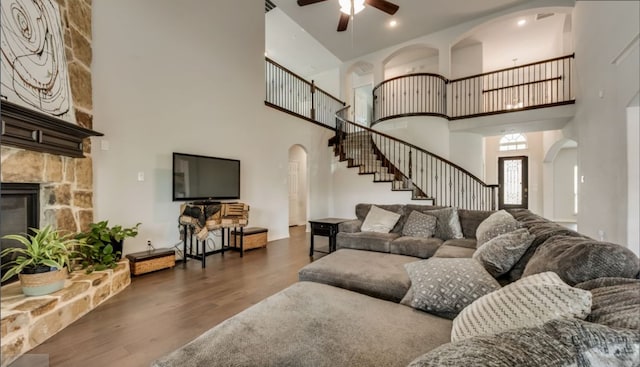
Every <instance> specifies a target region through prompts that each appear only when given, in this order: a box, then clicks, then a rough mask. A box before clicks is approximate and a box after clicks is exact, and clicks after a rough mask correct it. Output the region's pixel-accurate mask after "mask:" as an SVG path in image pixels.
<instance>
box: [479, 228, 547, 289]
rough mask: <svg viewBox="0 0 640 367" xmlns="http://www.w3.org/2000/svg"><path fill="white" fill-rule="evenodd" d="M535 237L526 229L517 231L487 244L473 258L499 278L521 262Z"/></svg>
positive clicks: (502, 235) (495, 238) (505, 234)
mask: <svg viewBox="0 0 640 367" xmlns="http://www.w3.org/2000/svg"><path fill="white" fill-rule="evenodd" d="M534 237H535V236H534V235H532V234H531V233H529V230H528V229H526V228H520V229H516V230H515V231H513V232H508V233H504V234H501V235H499V236H498V237H494V238H492V239H490V240H489V241H487V242H485V243H484V244H483V245H482V246H480V247H479V248H478V250H476V252H475V253H474V254H473V256H472V257H473V258H474V259H476V260H478V261H479V262H480V264H482V266H484V268H485V269H487V271H488V272H489V273H490V274H491V275H493V276H494V277H495V278H497V277H499V276H500V275H502V274H504V273H506V272H508V271H509V269H511V267H512V266H513V265H515V264H516V263H517V262H518V260H520V258H521V257H522V255H523V254H524V253H525V251H527V249H528V248H529V246H531V242H532V241H533V238H534Z"/></svg>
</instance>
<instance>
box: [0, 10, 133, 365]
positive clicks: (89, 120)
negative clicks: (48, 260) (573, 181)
mask: <svg viewBox="0 0 640 367" xmlns="http://www.w3.org/2000/svg"><path fill="white" fill-rule="evenodd" d="M54 1H56V2H57V3H58V6H59V9H60V19H61V21H62V29H63V31H64V46H65V55H66V59H67V67H68V74H69V81H70V86H71V92H72V98H73V107H74V110H75V120H76V122H77V125H78V126H79V127H81V128H85V129H92V127H93V99H92V85H91V63H92V58H93V54H92V49H91V40H92V34H91V22H92V19H91V0H54ZM3 127H4V124H3ZM3 133H4V129H3ZM0 143H1V146H0V159H1V164H0V181H1V182H3V183H37V184H40V195H39V196H40V213H39V223H40V227H43V226H45V225H48V224H51V225H52V226H53V227H55V228H57V229H61V230H67V231H71V232H80V231H84V230H86V229H88V227H89V224H90V223H91V222H93V168H92V165H93V161H92V158H91V141H90V140H89V139H84V141H83V144H82V146H81V147H82V152H83V153H84V157H81V158H74V157H68V156H63V155H57V154H50V153H46V152H38V151H32V150H27V149H23V147H19V146H9V145H7V144H6V143H7V141H6V140H5V141H4V142H2V141H0ZM130 282H131V278H130V272H129V264H128V261H127V260H126V259H123V260H122V261H121V262H120V263H119V264H118V267H117V268H116V269H114V270H106V271H102V272H95V273H92V274H85V273H84V272H83V271H76V272H73V273H71V274H70V277H69V279H68V280H67V281H66V284H65V288H64V289H62V290H60V291H58V292H56V293H53V294H51V295H47V296H40V297H25V296H24V295H22V293H21V291H20V285H19V283H18V282H15V283H12V284H9V285H6V286H4V287H2V291H1V294H0V308H1V309H0V332H1V333H0V336H1V338H0V339H1V349H2V350H1V361H0V365H1V366H3V367H4V366H6V365H8V364H9V363H11V361H13V360H15V359H16V358H17V357H19V356H20V355H21V354H23V353H26V352H27V351H29V350H30V349H32V348H34V347H35V346H36V345H38V344H40V343H42V342H43V341H44V340H46V339H47V338H49V337H51V336H52V335H54V334H55V333H57V332H58V331H60V330H62V329H63V328H65V327H66V326H68V325H69V324H71V323H72V322H74V321H75V320H77V319H78V318H80V317H82V316H83V315H85V314H86V313H88V312H89V311H91V310H92V309H94V308H95V307H97V306H98V305H99V304H101V303H103V302H104V301H106V300H107V299H108V298H110V297H111V296H113V295H115V294H116V293H118V292H120V291H121V290H123V289H124V288H126V287H127V286H128V285H129V284H130Z"/></svg>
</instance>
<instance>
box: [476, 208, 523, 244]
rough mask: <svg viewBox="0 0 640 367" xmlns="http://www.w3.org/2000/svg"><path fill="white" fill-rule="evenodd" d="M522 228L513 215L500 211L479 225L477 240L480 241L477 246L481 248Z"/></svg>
mask: <svg viewBox="0 0 640 367" xmlns="http://www.w3.org/2000/svg"><path fill="white" fill-rule="evenodd" d="M520 226H521V225H520V222H518V221H517V220H516V219H515V218H514V217H513V216H512V215H511V214H509V213H507V211H506V210H499V211H497V212H495V213H493V214H491V215H490V216H489V217H488V218H487V219H485V220H483V221H482V223H480V225H478V228H477V229H476V238H477V239H478V244H477V246H478V247H480V246H482V245H483V244H484V243H485V242H487V241H489V240H490V239H492V238H495V237H498V236H499V235H501V234H504V233H508V232H511V231H515V230H516V229H518V228H520Z"/></svg>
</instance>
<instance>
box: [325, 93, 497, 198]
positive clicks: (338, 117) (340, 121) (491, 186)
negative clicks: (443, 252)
mask: <svg viewBox="0 0 640 367" xmlns="http://www.w3.org/2000/svg"><path fill="white" fill-rule="evenodd" d="M349 108H351V106H350V105H347V106H345V107H343V108H341V109H339V110H338V111H336V114H335V117H336V130H335V133H336V136H339V135H340V129H341V128H342V125H341V124H348V125H352V126H355V127H357V128H358V129H362V130H364V131H367V132H369V133H370V134H376V135H379V136H382V137H384V138H385V139H389V140H391V141H395V142H397V143H398V144H402V145H404V146H407V147H409V148H410V149H413V150H415V151H417V152H421V153H423V154H426V155H428V156H431V157H433V158H435V159H437V160H440V161H441V162H443V163H444V164H446V165H449V166H451V167H453V168H455V169H457V170H459V171H460V172H462V173H463V174H464V175H466V176H468V177H469V178H470V179H472V180H473V181H475V182H476V183H478V184H480V185H481V186H483V187H485V188H488V189H491V191H492V196H491V208H492V210H495V208H496V203H497V200H496V195H495V191H496V189H497V188H498V187H499V186H500V185H498V184H487V183H485V182H484V181H482V180H481V179H480V178H478V177H477V176H476V175H474V174H473V173H471V172H469V171H468V170H466V169H465V168H462V167H460V166H459V165H457V164H455V163H453V162H451V161H450V160H448V159H446V158H444V157H441V156H440V155H438V154H435V153H432V152H429V151H427V150H425V149H423V148H420V147H418V146H416V145H414V144H411V143H409V142H407V141H404V140H402V139H398V138H396V137H393V136H391V135H388V134H385V133H383V132H380V131H377V130H374V129H372V128H370V127H367V126H363V125H360V124H356V123H355V122H353V121H349V120H348V119H347V118H346V117H343V116H344V115H346V111H347V110H348V109H349ZM387 159H388V158H387ZM400 171H401V173H402V175H403V176H404V177H406V178H409V179H411V178H410V176H411V174H409V175H407V173H405V172H402V170H400ZM411 180H412V184H413V185H414V186H416V187H418V188H419V189H421V188H420V187H419V186H418V185H417V184H416V183H415V182H413V179H411ZM421 190H422V189H421Z"/></svg>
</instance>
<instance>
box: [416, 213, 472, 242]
mask: <svg viewBox="0 0 640 367" xmlns="http://www.w3.org/2000/svg"><path fill="white" fill-rule="evenodd" d="M425 214H429V215H433V216H434V217H436V218H437V222H436V233H435V234H434V236H435V237H438V238H439V239H441V240H443V241H446V240H451V239H455V238H463V237H464V235H463V234H462V226H460V219H459V218H458V209H456V208H444V209H435V210H429V211H427V212H426V213H425Z"/></svg>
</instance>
